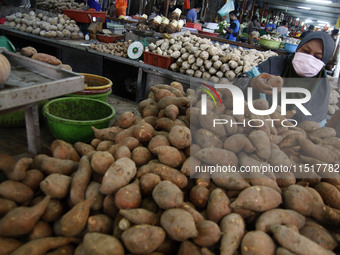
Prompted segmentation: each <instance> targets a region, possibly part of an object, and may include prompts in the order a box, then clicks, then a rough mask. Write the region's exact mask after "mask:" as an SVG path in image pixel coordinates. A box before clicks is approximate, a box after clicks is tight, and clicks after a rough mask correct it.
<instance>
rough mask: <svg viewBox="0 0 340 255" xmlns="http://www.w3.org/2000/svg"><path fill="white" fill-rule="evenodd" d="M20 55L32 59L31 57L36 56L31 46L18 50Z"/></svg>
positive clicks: (35, 51)
mask: <svg viewBox="0 0 340 255" xmlns="http://www.w3.org/2000/svg"><path fill="white" fill-rule="evenodd" d="M20 53H21V55H23V56H25V57H29V58H30V57H32V56H33V55H35V54H37V53H38V52H37V50H36V49H35V48H33V47H31V46H28V47H24V48H22V49H21V50H20Z"/></svg>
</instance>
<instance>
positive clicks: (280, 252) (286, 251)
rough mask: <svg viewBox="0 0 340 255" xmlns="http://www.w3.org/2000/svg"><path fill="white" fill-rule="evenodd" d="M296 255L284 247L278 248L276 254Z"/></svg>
mask: <svg viewBox="0 0 340 255" xmlns="http://www.w3.org/2000/svg"><path fill="white" fill-rule="evenodd" d="M294 254H295V253H293V252H290V251H289V250H287V249H285V248H282V247H278V248H277V249H276V252H275V255H294Z"/></svg>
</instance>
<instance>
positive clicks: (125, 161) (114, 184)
mask: <svg viewBox="0 0 340 255" xmlns="http://www.w3.org/2000/svg"><path fill="white" fill-rule="evenodd" d="M136 171H137V169H136V165H135V163H134V162H133V161H132V160H131V159H129V158H121V159H118V160H117V161H116V162H114V163H113V164H112V165H111V166H110V167H109V169H108V170H107V171H106V173H105V175H104V178H103V182H102V184H101V187H100V192H102V193H103V194H106V195H110V194H113V193H115V192H116V191H117V190H118V189H120V188H121V187H124V186H125V185H127V184H128V183H129V182H130V181H131V180H132V179H133V178H134V177H135V175H136Z"/></svg>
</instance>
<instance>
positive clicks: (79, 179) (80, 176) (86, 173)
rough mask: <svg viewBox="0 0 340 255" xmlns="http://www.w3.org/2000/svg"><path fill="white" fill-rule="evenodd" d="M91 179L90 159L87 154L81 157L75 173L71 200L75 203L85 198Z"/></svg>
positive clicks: (72, 181)
mask: <svg viewBox="0 0 340 255" xmlns="http://www.w3.org/2000/svg"><path fill="white" fill-rule="evenodd" d="M90 179H91V166H90V161H89V160H88V158H87V157H86V156H83V157H82V158H81V159H80V162H79V166H78V169H77V171H76V172H75V173H74V174H73V176H72V180H71V188H70V201H71V204H72V205H75V204H77V203H79V202H81V201H83V200H84V199H85V191H86V187H87V185H88V184H89V182H90Z"/></svg>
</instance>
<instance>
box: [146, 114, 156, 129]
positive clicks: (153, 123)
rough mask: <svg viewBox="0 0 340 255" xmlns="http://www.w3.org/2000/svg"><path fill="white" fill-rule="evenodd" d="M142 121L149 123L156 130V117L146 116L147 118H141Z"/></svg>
mask: <svg viewBox="0 0 340 255" xmlns="http://www.w3.org/2000/svg"><path fill="white" fill-rule="evenodd" d="M143 120H144V121H145V122H146V123H149V124H150V125H151V126H152V127H153V128H156V126H157V120H158V118H157V117H156V116H147V117H145V118H143Z"/></svg>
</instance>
